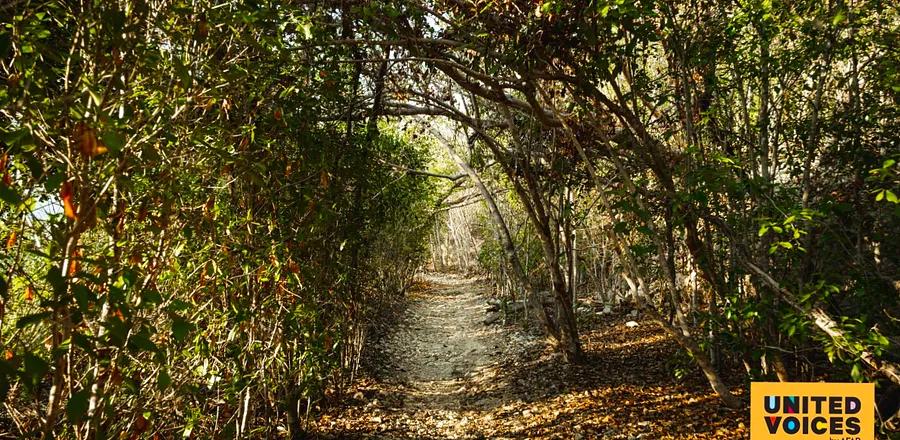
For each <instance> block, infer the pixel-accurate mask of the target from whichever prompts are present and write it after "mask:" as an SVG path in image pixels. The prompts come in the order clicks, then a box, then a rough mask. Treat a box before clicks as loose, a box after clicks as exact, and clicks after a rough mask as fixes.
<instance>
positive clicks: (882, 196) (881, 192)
mask: <svg viewBox="0 0 900 440" xmlns="http://www.w3.org/2000/svg"><path fill="white" fill-rule="evenodd" d="M882 199H884V190H881V191H879V192H878V195H877V196H875V201H876V202H880V201H881V200H882Z"/></svg>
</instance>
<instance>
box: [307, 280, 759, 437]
mask: <svg viewBox="0 0 900 440" xmlns="http://www.w3.org/2000/svg"><path fill="white" fill-rule="evenodd" d="M421 281H422V283H421V284H420V285H419V286H418V287H417V288H416V289H413V291H412V292H411V293H410V295H409V298H408V302H407V307H406V310H405V311H404V312H403V314H402V316H399V317H398V319H397V322H396V323H395V324H394V325H393V327H392V328H391V330H390V333H389V334H387V335H386V336H385V337H384V338H382V339H381V340H380V341H378V342H377V343H376V344H375V346H374V347H372V348H373V349H374V353H376V356H375V359H378V360H377V361H376V362H369V367H368V369H367V370H368V371H369V374H367V375H366V376H365V377H364V378H363V379H361V380H360V381H358V382H357V383H356V384H355V385H354V388H352V389H351V390H350V391H349V393H348V394H346V395H344V396H341V398H340V400H339V401H338V404H337V405H335V406H333V407H330V408H328V410H327V411H326V412H325V413H323V414H321V415H320V417H318V419H316V420H314V421H313V426H312V427H311V428H312V432H313V433H314V434H313V436H312V437H313V438H324V439H423V440H430V439H459V440H463V439H525V438H534V439H544V438H550V439H568V440H572V439H574V440H582V439H594V438H596V439H610V440H638V439H646V440H649V439H679V440H681V439H684V440H687V439H691V440H697V439H715V440H723V439H729V440H730V439H741V438H746V434H747V431H746V414H744V412H740V413H735V412H732V411H730V410H728V409H725V408H722V407H721V406H719V405H718V404H717V400H716V399H715V396H714V395H712V393H711V392H710V391H709V387H708V386H707V385H706V383H705V381H704V380H703V378H702V376H701V375H700V374H699V371H696V370H695V369H691V370H690V371H691V373H690V374H688V375H687V376H686V377H684V378H683V379H680V380H676V379H675V378H674V376H673V373H672V371H673V366H674V365H677V364H674V363H673V362H677V361H676V360H677V359H678V357H677V356H678V352H677V348H676V345H675V343H674V342H673V341H671V339H670V338H669V337H668V336H667V335H666V334H665V333H664V332H663V331H662V330H661V329H660V328H658V326H656V325H655V324H653V323H651V322H650V321H648V320H646V319H644V318H643V317H636V316H635V315H634V314H633V311H632V309H631V308H629V307H627V306H626V307H617V308H616V310H615V311H614V312H613V313H612V314H609V313H600V310H603V305H602V304H599V305H598V304H593V303H582V305H581V306H579V308H578V310H579V314H578V316H579V323H580V326H581V329H582V337H581V339H582V341H583V344H584V348H585V354H586V357H587V362H585V363H584V364H582V365H568V364H565V363H564V362H561V359H560V358H559V356H558V355H557V354H556V353H555V352H554V351H553V350H550V349H548V347H547V346H546V344H544V343H543V342H542V338H541V337H540V336H537V335H535V334H533V333H529V332H528V331H525V330H523V328H522V326H521V324H520V323H517V324H513V325H501V324H500V323H494V324H492V325H485V324H484V319H485V316H486V315H485V305H486V298H485V296H484V295H485V293H486V286H487V283H485V282H483V281H479V280H473V279H467V278H462V277H456V276H452V275H426V276H423V277H422V279H421ZM631 320H636V321H637V322H638V323H639V324H638V325H637V326H634V325H626V323H627V322H629V321H631ZM737 391H738V392H741V390H737Z"/></svg>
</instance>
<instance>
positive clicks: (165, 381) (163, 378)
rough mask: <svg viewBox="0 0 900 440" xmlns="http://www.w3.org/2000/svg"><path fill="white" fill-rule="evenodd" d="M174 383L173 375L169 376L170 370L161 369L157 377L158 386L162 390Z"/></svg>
mask: <svg viewBox="0 0 900 440" xmlns="http://www.w3.org/2000/svg"><path fill="white" fill-rule="evenodd" d="M171 385H172V376H169V372H168V371H166V370H160V371H159V375H158V376H157V377H156V388H157V389H159V390H160V391H163V390H165V389H166V388H169V387H170V386H171Z"/></svg>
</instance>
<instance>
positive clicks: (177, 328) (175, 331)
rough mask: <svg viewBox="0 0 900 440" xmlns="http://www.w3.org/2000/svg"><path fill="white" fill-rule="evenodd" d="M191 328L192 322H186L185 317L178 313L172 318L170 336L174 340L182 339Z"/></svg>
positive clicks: (192, 326)
mask: <svg viewBox="0 0 900 440" xmlns="http://www.w3.org/2000/svg"><path fill="white" fill-rule="evenodd" d="M193 329H194V324H192V323H190V322H188V321H187V320H186V319H184V318H182V317H180V316H178V315H175V316H174V317H173V318H172V337H173V338H174V339H175V340H176V341H179V342H180V341H183V340H184V338H186V337H187V335H188V333H190V332H191V330H193Z"/></svg>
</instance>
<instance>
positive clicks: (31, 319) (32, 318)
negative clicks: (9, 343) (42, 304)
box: [16, 312, 52, 329]
mask: <svg viewBox="0 0 900 440" xmlns="http://www.w3.org/2000/svg"><path fill="white" fill-rule="evenodd" d="M50 315H52V313H50V312H40V313H32V314H30V315H25V316H23V317H21V318H19V320H18V321H16V327H17V328H20V329H21V328H25V327H28V326H29V325H34V324H38V323H40V322H41V321H43V320H44V319H47V318H49V317H50Z"/></svg>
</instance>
